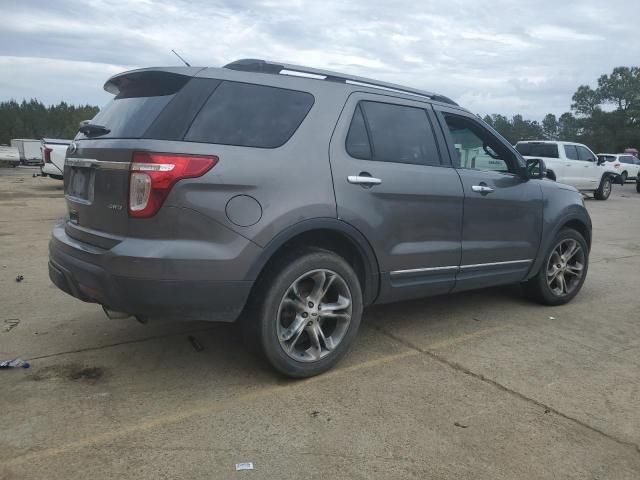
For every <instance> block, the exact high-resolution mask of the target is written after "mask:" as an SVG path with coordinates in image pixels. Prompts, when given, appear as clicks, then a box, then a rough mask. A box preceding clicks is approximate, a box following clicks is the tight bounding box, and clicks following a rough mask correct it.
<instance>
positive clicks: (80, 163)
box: [64, 158, 130, 170]
mask: <svg viewBox="0 0 640 480" xmlns="http://www.w3.org/2000/svg"><path fill="white" fill-rule="evenodd" d="M64 164H65V165H69V166H71V167H85V168H101V169H106V170H129V165H130V164H129V162H107V161H105V160H96V159H95V158H67V159H65V161H64Z"/></svg>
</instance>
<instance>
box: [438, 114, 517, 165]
mask: <svg viewBox="0 0 640 480" xmlns="http://www.w3.org/2000/svg"><path fill="white" fill-rule="evenodd" d="M444 118H445V121H446V123H447V126H448V127H449V132H450V133H451V137H452V140H453V144H454V147H455V149H456V151H457V158H454V161H453V163H454V166H455V167H456V168H468V169H473V170H485V171H494V172H509V171H512V172H513V171H515V169H516V168H517V165H518V162H517V160H516V158H515V155H514V154H513V152H511V151H510V150H509V149H508V148H507V147H506V146H505V145H504V144H503V143H502V142H501V141H500V140H498V138H497V137H496V136H495V135H493V134H492V133H491V132H490V131H489V130H487V129H486V128H484V127H482V126H481V125H480V124H479V123H478V122H475V121H473V120H471V119H469V118H466V117H460V116H458V115H451V114H445V115H444Z"/></svg>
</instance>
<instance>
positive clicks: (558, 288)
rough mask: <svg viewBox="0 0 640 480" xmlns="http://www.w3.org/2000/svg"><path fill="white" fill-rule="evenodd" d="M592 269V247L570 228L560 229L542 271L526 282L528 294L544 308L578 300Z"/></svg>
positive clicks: (524, 285)
mask: <svg viewBox="0 0 640 480" xmlns="http://www.w3.org/2000/svg"><path fill="white" fill-rule="evenodd" d="M588 268H589V247H588V246H587V242H586V241H585V239H584V237H583V236H582V235H580V233H579V232H577V231H576V230H573V229H571V228H565V229H563V230H561V231H560V232H559V233H558V235H556V238H555V239H554V241H553V242H552V243H551V248H550V249H549V250H548V251H547V253H546V255H545V258H544V262H543V264H542V266H541V267H540V271H539V272H538V273H537V274H536V276H535V277H533V278H531V279H530V280H528V281H526V282H525V283H523V288H524V292H525V294H526V295H527V296H528V297H529V298H531V299H532V300H534V301H536V302H538V303H542V304H543V305H564V304H565V303H568V302H570V301H571V300H572V299H573V297H575V296H576V295H577V294H578V292H579V291H580V289H581V288H582V285H583V284H584V281H585V279H586V278H587V270H588Z"/></svg>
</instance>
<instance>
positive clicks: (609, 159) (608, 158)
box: [598, 155, 616, 162]
mask: <svg viewBox="0 0 640 480" xmlns="http://www.w3.org/2000/svg"><path fill="white" fill-rule="evenodd" d="M615 159H616V157H615V156H614V155H598V160H606V161H607V162H613V161H614V160H615Z"/></svg>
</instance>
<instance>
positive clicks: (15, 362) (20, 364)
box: [0, 358, 31, 368]
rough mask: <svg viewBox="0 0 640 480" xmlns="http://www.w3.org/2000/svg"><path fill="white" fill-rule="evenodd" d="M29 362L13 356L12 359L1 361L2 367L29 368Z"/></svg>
mask: <svg viewBox="0 0 640 480" xmlns="http://www.w3.org/2000/svg"><path fill="white" fill-rule="evenodd" d="M30 366H31V365H29V362H25V361H24V360H20V359H19V358H12V359H11V360H4V361H0V368H29V367H30Z"/></svg>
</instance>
